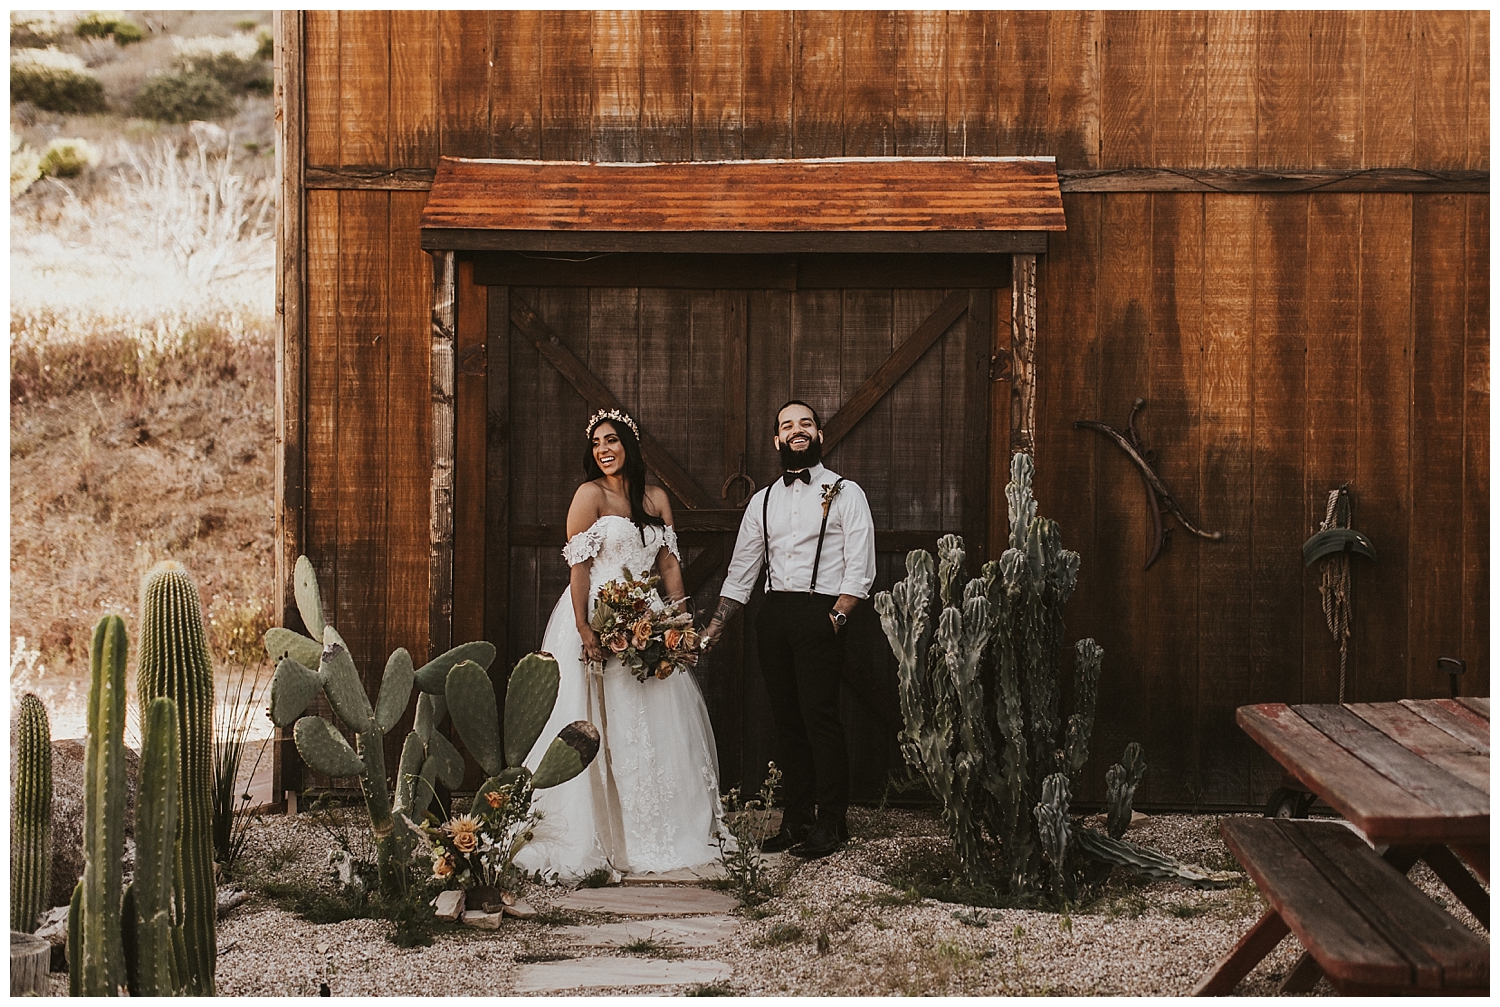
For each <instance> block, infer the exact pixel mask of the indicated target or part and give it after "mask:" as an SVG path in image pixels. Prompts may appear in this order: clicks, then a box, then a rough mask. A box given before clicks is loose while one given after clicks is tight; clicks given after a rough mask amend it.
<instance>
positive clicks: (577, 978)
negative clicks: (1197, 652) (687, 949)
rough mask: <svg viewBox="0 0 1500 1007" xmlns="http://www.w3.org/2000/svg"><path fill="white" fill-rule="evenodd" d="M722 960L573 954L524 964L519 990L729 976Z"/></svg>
mask: <svg viewBox="0 0 1500 1007" xmlns="http://www.w3.org/2000/svg"><path fill="white" fill-rule="evenodd" d="M733 971H734V970H733V969H732V968H731V967H730V966H728V965H726V964H725V963H723V962H714V961H694V960H687V961H683V960H681V959H663V958H572V959H569V960H567V961H560V962H536V963H534V964H531V965H523V966H521V971H520V974H519V975H518V976H517V978H516V991H517V992H518V993H536V992H541V991H545V990H567V989H576V988H578V987H580V986H678V985H682V984H686V983H695V984H696V983H711V982H717V981H719V980H721V979H728V978H729V976H730V974H731V973H732V972H733Z"/></svg>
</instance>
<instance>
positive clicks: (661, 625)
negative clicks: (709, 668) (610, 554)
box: [589, 568, 698, 682]
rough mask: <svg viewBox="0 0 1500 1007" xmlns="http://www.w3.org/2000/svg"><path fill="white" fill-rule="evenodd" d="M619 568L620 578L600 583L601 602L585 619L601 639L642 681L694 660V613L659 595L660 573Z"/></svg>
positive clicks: (679, 669) (687, 664)
mask: <svg viewBox="0 0 1500 1007" xmlns="http://www.w3.org/2000/svg"><path fill="white" fill-rule="evenodd" d="M621 572H622V573H623V574H624V576H623V577H622V578H620V579H619V580H612V581H609V582H608V583H606V584H604V585H603V586H602V587H600V588H599V603H598V605H597V606H596V607H595V608H594V616H593V618H592V619H590V620H589V626H590V628H592V629H593V631H594V632H595V633H598V634H599V642H600V644H602V645H603V646H604V647H605V649H607V650H608V651H609V652H610V653H612V654H613V655H615V656H616V657H618V658H619V659H620V660H621V661H622V662H624V664H625V665H626V666H628V667H629V668H630V670H631V671H633V672H634V673H635V677H636V678H637V679H638V680H640V681H642V682H644V681H646V679H648V678H667V677H668V676H670V675H671V674H672V672H674V671H681V670H682V669H684V668H691V667H693V666H694V665H696V664H697V663H698V634H697V632H696V631H695V630H694V629H693V616H692V614H691V613H690V612H685V611H679V610H677V609H676V608H674V607H672V606H669V605H668V604H667V603H666V602H665V601H663V600H662V597H661V593H660V592H659V591H657V586H658V585H659V584H660V583H661V578H660V577H655V576H647V575H642V576H641V577H639V578H638V577H636V576H635V575H634V574H632V573H631V572H630V571H629V570H628V569H624V568H622V571H621Z"/></svg>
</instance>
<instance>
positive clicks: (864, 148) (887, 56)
mask: <svg viewBox="0 0 1500 1007" xmlns="http://www.w3.org/2000/svg"><path fill="white" fill-rule="evenodd" d="M843 18H844V19H843V28H842V32H841V35H842V41H843V47H844V87H843V93H844V139H843V153H844V154H845V155H847V156H849V157H885V156H889V155H890V154H894V153H895V152H896V143H895V134H896V126H895V106H896V15H895V14H894V13H893V12H891V11H845V12H844V16H843Z"/></svg>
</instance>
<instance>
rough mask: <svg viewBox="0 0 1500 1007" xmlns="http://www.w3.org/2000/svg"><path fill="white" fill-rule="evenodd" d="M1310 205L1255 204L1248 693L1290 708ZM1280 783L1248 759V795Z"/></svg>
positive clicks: (1296, 691) (1295, 666)
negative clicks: (1276, 699) (1283, 699)
mask: <svg viewBox="0 0 1500 1007" xmlns="http://www.w3.org/2000/svg"><path fill="white" fill-rule="evenodd" d="M1308 198H1309V197H1307V196H1300V195H1299V196H1260V197H1257V200H1256V203H1257V206H1256V219H1255V231H1254V241H1255V339H1254V345H1253V347H1252V351H1251V352H1252V354H1253V359H1252V362H1253V364H1254V368H1255V370H1254V378H1253V382H1254V384H1253V388H1254V395H1253V398H1254V409H1253V413H1252V416H1253V419H1252V427H1253V430H1254V442H1253V443H1254V449H1253V454H1252V456H1251V476H1252V478H1251V498H1252V500H1251V511H1250V542H1251V544H1252V546H1253V549H1252V552H1251V563H1250V598H1251V608H1250V693H1251V695H1253V696H1277V697H1282V696H1284V697H1287V699H1288V701H1290V700H1292V699H1293V698H1296V699H1302V698H1303V693H1302V680H1301V679H1302V675H1301V666H1302V636H1303V626H1302V596H1301V591H1300V590H1299V588H1300V586H1301V583H1302V576H1303V572H1302V571H1303V567H1302V552H1301V546H1302V543H1303V541H1305V540H1306V538H1307V535H1306V534H1305V532H1304V529H1305V528H1306V525H1305V520H1306V519H1305V518H1304V517H1303V516H1302V515H1303V514H1304V513H1305V512H1306V508H1307V503H1306V502H1305V501H1302V500H1298V498H1299V497H1301V496H1302V492H1303V487H1304V485H1305V477H1304V474H1303V465H1304V463H1303V457H1302V449H1303V430H1304V429H1305V428H1306V422H1307V421H1306V417H1305V403H1306V393H1307V386H1306V377H1307V256H1308V246H1307V205H1308V203H1307V201H1308ZM1293 501H1296V502H1295V503H1294V502H1293ZM1281 775H1282V770H1281V769H1280V768H1279V767H1277V766H1275V765H1273V764H1271V762H1270V760H1265V759H1257V760H1255V761H1254V762H1252V763H1251V764H1250V792H1251V794H1267V795H1269V794H1270V792H1271V791H1272V790H1274V789H1276V787H1277V786H1279V785H1280V780H1281Z"/></svg>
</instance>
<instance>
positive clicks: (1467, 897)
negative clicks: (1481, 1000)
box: [1194, 698, 1490, 995]
mask: <svg viewBox="0 0 1500 1007" xmlns="http://www.w3.org/2000/svg"><path fill="white" fill-rule="evenodd" d="M1489 713H1490V703H1489V700H1488V699H1474V698H1463V699H1456V700H1450V699H1433V700H1403V701H1401V702H1399V703H1349V704H1343V705H1299V706H1288V705H1286V704H1284V703H1265V704H1261V705H1258V706H1242V707H1240V709H1239V710H1238V711H1237V713H1236V719H1237V720H1238V722H1239V724H1240V727H1242V728H1243V729H1244V730H1245V732H1246V733H1247V734H1249V735H1250V736H1251V737H1252V738H1254V739H1255V741H1256V742H1257V743H1258V744H1259V745H1260V746H1261V747H1262V748H1264V749H1265V750H1266V751H1267V752H1270V753H1271V755H1272V756H1274V757H1275V758H1276V760H1277V761H1278V762H1280V763H1281V765H1282V766H1283V767H1284V768H1285V769H1286V771H1287V773H1288V774H1289V775H1290V776H1291V777H1292V778H1294V779H1295V780H1297V781H1298V782H1299V783H1301V784H1302V785H1303V786H1305V787H1307V788H1308V789H1309V790H1311V791H1312V792H1313V793H1315V794H1317V795H1318V796H1319V797H1321V798H1322V799H1323V800H1324V801H1326V802H1327V803H1328V805H1329V806H1330V807H1332V808H1333V809H1334V810H1335V811H1337V812H1339V813H1340V814H1341V815H1343V816H1344V817H1345V818H1346V819H1347V820H1348V822H1349V823H1350V824H1352V825H1353V826H1354V827H1355V828H1357V829H1358V830H1359V831H1360V832H1361V833H1363V834H1364V836H1365V837H1366V838H1367V839H1368V840H1369V842H1370V843H1371V844H1372V845H1373V846H1374V847H1375V850H1371V849H1370V847H1368V846H1365V845H1364V844H1363V843H1360V842H1358V841H1357V840H1355V839H1353V838H1352V836H1351V835H1350V833H1349V832H1348V831H1347V830H1344V829H1343V828H1342V827H1341V826H1339V825H1338V824H1336V823H1331V822H1298V821H1291V820H1281V819H1277V820H1265V819H1260V820H1256V819H1225V820H1224V821H1223V822H1222V823H1221V830H1220V831H1221V832H1222V833H1223V835H1224V838H1225V841H1226V842H1227V843H1228V844H1229V846H1230V849H1231V851H1233V852H1234V854H1235V856H1236V857H1237V858H1238V859H1239V861H1240V863H1241V864H1243V865H1244V866H1245V868H1246V869H1247V870H1248V871H1249V873H1250V874H1251V876H1252V878H1254V879H1255V882H1256V884H1257V885H1258V886H1259V887H1260V889H1261V894H1262V895H1263V896H1264V897H1265V898H1266V901H1267V903H1268V904H1269V907H1270V908H1268V910H1267V911H1266V913H1265V914H1264V915H1263V916H1262V917H1261V919H1260V921H1259V922H1257V924H1256V925H1255V927H1254V928H1252V929H1251V931H1250V932H1249V933H1247V934H1246V935H1245V936H1244V937H1243V938H1241V940H1240V942H1239V943H1238V944H1237V945H1235V947H1234V948H1233V949H1231V951H1230V952H1229V954H1227V955H1226V956H1225V957H1224V958H1223V959H1222V960H1221V961H1220V962H1219V963H1218V964H1217V965H1216V966H1215V967H1214V968H1213V969H1212V970H1210V972H1209V973H1207V974H1206V975H1205V976H1204V977H1203V978H1202V979H1201V980H1199V983H1198V985H1197V986H1196V987H1195V988H1194V993H1196V994H1198V995H1222V994H1224V993H1228V992H1229V991H1230V990H1232V989H1233V988H1234V985H1235V984H1236V983H1237V982H1238V981H1239V979H1240V978H1242V977H1243V976H1244V975H1245V974H1247V973H1248V971H1249V970H1250V969H1251V968H1253V967H1254V965H1255V963H1257V962H1259V961H1260V960H1261V959H1263V958H1264V957H1265V956H1266V955H1267V954H1269V953H1270V951H1271V950H1272V949H1273V948H1274V947H1275V946H1276V944H1277V943H1279V942H1280V940H1281V939H1282V938H1283V937H1284V936H1285V935H1286V934H1287V933H1288V931H1289V930H1290V931H1291V932H1294V933H1296V935H1297V937H1298V939H1299V940H1300V941H1301V942H1302V945H1303V947H1304V948H1305V949H1306V953H1304V955H1303V956H1302V959H1301V960H1300V961H1299V962H1298V963H1297V966H1296V967H1295V968H1294V969H1293V970H1292V973H1291V974H1290V975H1288V976H1287V978H1286V981H1285V982H1284V983H1283V984H1282V987H1281V988H1282V990H1283V991H1285V992H1306V991H1308V990H1310V989H1311V988H1312V986H1313V984H1314V983H1316V982H1317V979H1318V977H1319V976H1320V975H1323V974H1326V975H1328V977H1329V979H1330V981H1332V982H1333V983H1334V986H1335V988H1337V989H1339V990H1340V991H1341V992H1345V993H1365V994H1373V993H1396V992H1425V993H1438V992H1447V993H1476V992H1480V993H1482V992H1484V991H1486V990H1487V989H1488V983H1489V979H1488V977H1489V945H1488V941H1487V940H1483V939H1480V938H1478V937H1476V936H1475V935H1473V934H1470V933H1468V932H1466V931H1465V930H1464V929H1463V927H1462V926H1460V925H1459V924H1458V923H1457V921H1456V920H1455V919H1453V917H1452V916H1451V915H1450V914H1448V913H1446V912H1443V911H1442V910H1441V909H1440V908H1439V907H1438V906H1437V904H1436V903H1434V902H1432V901H1431V900H1430V899H1427V898H1426V897H1425V896H1422V895H1421V894H1420V893H1419V892H1418V890H1417V889H1416V888H1415V887H1414V886H1412V885H1411V883H1410V882H1409V881H1408V880H1407V879H1406V878H1405V877H1404V876H1403V875H1405V874H1406V872H1407V871H1409V870H1410V869H1411V867H1412V866H1413V865H1414V864H1415V863H1416V862H1417V861H1418V860H1425V861H1426V862H1427V863H1428V865H1429V866H1431V867H1432V869H1433V871H1434V872H1435V873H1436V874H1437V875H1438V876H1439V877H1440V878H1441V879H1442V880H1443V882H1444V883H1445V884H1447V885H1448V887H1449V889H1451V890H1452V892H1453V893H1454V894H1455V895H1456V896H1457V897H1458V899H1459V900H1460V901H1461V902H1463V904H1464V905H1465V906H1467V907H1468V908H1469V910H1470V911H1471V912H1473V913H1474V915H1475V917H1476V918H1478V919H1479V920H1480V922H1481V923H1482V924H1483V925H1484V926H1485V927H1486V928H1488V926H1489V896H1488V893H1486V892H1485V890H1484V888H1483V886H1482V885H1481V884H1480V883H1479V882H1476V881H1475V880H1474V878H1473V877H1472V876H1471V875H1470V874H1469V872H1468V871H1467V870H1465V869H1464V866H1463V864H1462V863H1460V861H1459V859H1458V857H1462V858H1463V860H1464V861H1466V862H1467V863H1468V864H1469V866H1470V867H1472V868H1473V869H1474V871H1475V873H1477V874H1478V875H1479V877H1480V879H1481V880H1483V881H1486V882H1487V881H1488V878H1489V828H1490V798H1489V774H1490V747H1489ZM1381 848H1384V849H1383V851H1382V849H1381ZM1377 851H1379V855H1377ZM1455 853H1456V854H1457V857H1455V855H1454V854H1455Z"/></svg>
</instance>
